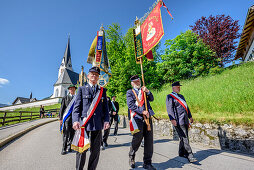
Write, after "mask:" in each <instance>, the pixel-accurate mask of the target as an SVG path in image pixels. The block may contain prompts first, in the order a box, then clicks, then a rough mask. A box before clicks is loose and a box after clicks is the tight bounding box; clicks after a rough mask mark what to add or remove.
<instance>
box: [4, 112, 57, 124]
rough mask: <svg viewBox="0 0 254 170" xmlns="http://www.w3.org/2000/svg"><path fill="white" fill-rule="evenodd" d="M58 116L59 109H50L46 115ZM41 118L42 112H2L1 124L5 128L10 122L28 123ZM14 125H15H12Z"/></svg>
mask: <svg viewBox="0 0 254 170" xmlns="http://www.w3.org/2000/svg"><path fill="white" fill-rule="evenodd" d="M48 113H49V114H51V115H53V117H54V116H55V115H57V114H58V113H59V109H58V108H57V109H49V110H45V113H44V115H45V116H46V115H47V114H48ZM38 118H40V112H39V111H38V112H32V111H0V124H1V125H2V126H4V125H5V124H6V123H10V122H17V123H18V122H21V121H24V120H25V121H28V120H33V119H38ZM11 124H13V123H11Z"/></svg>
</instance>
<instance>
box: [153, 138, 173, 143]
mask: <svg viewBox="0 0 254 170" xmlns="http://www.w3.org/2000/svg"><path fill="white" fill-rule="evenodd" d="M170 141H173V140H171V139H156V140H154V141H153V142H154V144H156V143H164V142H170Z"/></svg>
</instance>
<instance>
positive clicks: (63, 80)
mask: <svg viewBox="0 0 254 170" xmlns="http://www.w3.org/2000/svg"><path fill="white" fill-rule="evenodd" d="M85 77H86V75H85ZM78 82H79V74H78V73H76V72H74V71H73V69H72V63H71V51H70V37H68V43H67V46H66V49H65V52H64V56H63V59H62V63H61V65H60V68H59V70H58V79H57V81H56V83H55V84H54V93H53V95H52V96H51V98H55V97H64V96H66V95H67V94H68V87H69V86H70V85H71V84H74V85H76V84H77V83H78Z"/></svg>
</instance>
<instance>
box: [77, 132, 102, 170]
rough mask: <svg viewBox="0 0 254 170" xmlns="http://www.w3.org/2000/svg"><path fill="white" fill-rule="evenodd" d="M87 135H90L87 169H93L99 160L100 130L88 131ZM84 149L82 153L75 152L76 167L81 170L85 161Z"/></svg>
mask: <svg viewBox="0 0 254 170" xmlns="http://www.w3.org/2000/svg"><path fill="white" fill-rule="evenodd" d="M87 135H88V136H89V137H90V157H89V161H88V168H87V169H88V170H95V169H96V167H97V164H98V162H99V156H100V146H101V140H102V139H101V135H102V134H101V130H97V131H88V132H87ZM86 152H87V150H86V151H84V152H83V153H79V152H77V153H76V169H77V170H83V168H84V165H85V161H86Z"/></svg>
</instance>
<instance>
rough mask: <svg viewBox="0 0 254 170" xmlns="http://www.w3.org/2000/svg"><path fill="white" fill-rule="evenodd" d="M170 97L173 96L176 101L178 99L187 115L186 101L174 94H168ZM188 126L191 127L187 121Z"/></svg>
mask: <svg viewBox="0 0 254 170" xmlns="http://www.w3.org/2000/svg"><path fill="white" fill-rule="evenodd" d="M169 95H170V96H171V97H173V98H174V99H175V100H176V101H178V102H179V103H180V105H181V106H183V108H184V109H185V111H186V112H187V115H189V111H188V105H187V103H186V102H185V101H184V100H183V99H181V98H180V97H178V96H175V95H174V94H172V93H171V94H169ZM188 120H189V118H188ZM189 127H191V122H190V121H189Z"/></svg>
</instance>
